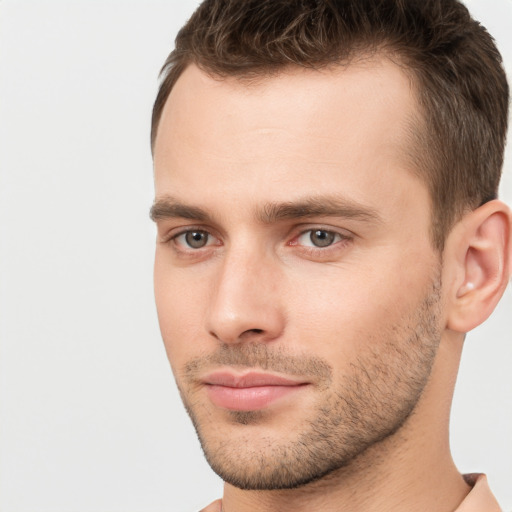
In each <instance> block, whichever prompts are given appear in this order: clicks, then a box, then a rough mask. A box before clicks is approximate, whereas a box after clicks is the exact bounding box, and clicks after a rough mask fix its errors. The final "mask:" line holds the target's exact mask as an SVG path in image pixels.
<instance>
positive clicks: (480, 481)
mask: <svg viewBox="0 0 512 512" xmlns="http://www.w3.org/2000/svg"><path fill="white" fill-rule="evenodd" d="M464 479H465V480H466V482H467V483H468V484H469V485H471V486H473V489H471V491H470V493H469V494H468V495H467V496H466V499H465V500H464V501H463V502H462V503H461V504H460V507H459V508H458V509H457V510H456V511H455V512H502V510H501V508H500V506H499V505H498V502H497V501H496V498H495V497H494V496H493V495H492V493H491V490H490V489H489V484H488V483H487V477H486V476H485V475H479V474H476V473H474V474H471V475H464Z"/></svg>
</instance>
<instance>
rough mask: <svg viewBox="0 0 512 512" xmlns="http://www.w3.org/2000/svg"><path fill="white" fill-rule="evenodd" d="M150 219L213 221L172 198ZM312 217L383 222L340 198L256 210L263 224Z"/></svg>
mask: <svg viewBox="0 0 512 512" xmlns="http://www.w3.org/2000/svg"><path fill="white" fill-rule="evenodd" d="M149 215H150V218H151V219H152V220H153V221H155V222H156V221H159V220H166V219H173V218H181V219H190V220H195V221H198V222H208V221H211V220H212V218H211V216H210V215H209V214H208V212H207V211H206V210H204V209H202V208H200V207H197V206H190V205H186V204H183V203H181V202H179V201H178V200H177V199H175V198H173V197H171V196H165V197H162V198H159V199H156V200H155V202H154V203H153V206H152V207H151V210H150V214H149ZM310 217H340V218H349V219H356V220H361V221H365V222H373V223H380V222H381V221H382V218H381V216H380V215H379V214H378V213H377V211H376V210H375V209H374V208H371V207H369V206H366V205H362V204H360V203H358V202H356V201H354V200H352V199H347V198H344V197H338V196H313V197H307V198H304V199H299V200H297V201H289V202H288V201H287V202H281V203H267V204H265V205H264V206H263V207H261V208H258V209H257V210H256V218H257V219H258V220H259V221H260V222H262V223H263V224H272V223H275V222H279V221H283V220H293V219H305V218H310Z"/></svg>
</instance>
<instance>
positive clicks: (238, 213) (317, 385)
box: [153, 60, 441, 489]
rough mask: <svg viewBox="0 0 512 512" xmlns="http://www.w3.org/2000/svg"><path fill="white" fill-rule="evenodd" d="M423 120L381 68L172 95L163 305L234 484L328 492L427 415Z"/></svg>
mask: <svg viewBox="0 0 512 512" xmlns="http://www.w3.org/2000/svg"><path fill="white" fill-rule="evenodd" d="M415 112H416V105H415V100H414V98H413V94H412V92H411V88H410V83H409V81H408V79H407V78H406V76H405V75H404V74H403V73H402V72H401V71H400V70H399V68H398V67H397V66H395V65H393V64H391V63H390V62H388V61H385V60H382V61H375V62H371V63H369V62H367V63H366V64H357V63H356V64H351V65H350V66H349V67H347V68H339V69H333V70H325V71H321V72H319V71H305V70H290V71H287V72H284V73H282V74H280V75H279V76H275V77H271V78H266V79H262V80H261V81H260V82H257V83H254V82H253V83H247V82H243V81H237V80H235V79H232V78H228V79H224V80H214V79H212V78H210V77H208V76H207V75H205V74H204V73H202V72H201V71H199V70H198V69H197V68H196V67H194V66H191V67H190V68H188V69H187V70H186V71H185V73H184V74H183V75H182V76H181V77H180V79H179V80H178V82H177V84H176V86H175V88H174V89H173V91H172V93H171V96H170V98H169V100H168V102H167V104H166V107H165V109H164V113H163V117H162V120H161V124H160V127H159V132H158V137H157V140H156V146H155V182H156V205H155V208H154V210H153V213H154V217H155V218H156V220H157V225H158V241H157V250H156V260H155V293H156V302H157V309H158V316H159V321H160V327H161V331H162V335H163V339H164V342H165V346H166V350H167V354H168V357H169V360H170V362H171V365H172V369H173V371H174V374H175V377H176V381H177V384H178V386H179V389H180V392H181V394H182V397H183V401H184V403H185V406H186V407H187V410H188V412H189V414H190V416H191V418H192V420H193V422H194V425H195V427H196V429H197V431H198V435H199V437H200V440H201V443H202V446H203V449H204V451H205V454H206V457H207V459H208V461H209V462H210V464H211V465H212V467H213V468H214V470H215V471H217V473H218V474H219V475H220V476H221V477H222V478H223V479H224V480H225V481H227V482H230V483H232V484H233V485H236V486H238V487H242V488H251V489H275V488H290V487H295V486H298V485H301V484H305V483H307V482H309V481H312V480H315V479H318V478H320V477H322V476H324V475H326V474H328V473H330V472H332V471H333V470H336V469H338V468H341V467H343V466H346V465H347V464H349V463H350V462H351V461H352V460H354V459H355V458H356V457H357V456H359V455H361V454H362V453H365V452H366V451H367V449H368V448H369V447H370V446H375V445H376V444H377V443H379V442H380V441H381V440H383V439H386V438H390V436H392V434H393V433H394V432H396V431H397V430H398V429H399V428H400V427H401V426H402V425H403V424H404V422H406V421H407V419H408V418H410V413H411V411H412V410H413V409H415V407H416V406H417V403H418V400H419V398H420V395H421V393H422V391H423V390H424V388H425V385H426V383H427V380H428V377H429V375H430V372H431V368H432V365H433V361H434V358H435V354H436V350H437V346H438V343H439V340H440V331H441V319H440V313H441V310H440V308H441V307H440V297H439V295H440V269H439V255H438V254H437V253H436V252H435V251H434V250H433V248H432V246H431V243H430V239H429V228H430V218H431V216H430V206H429V205H430V203H429V197H428V192H427V189H426V187H425V186H424V184H423V183H422V182H421V181H420V180H419V179H418V178H417V177H416V176H415V175H414V172H413V171H412V164H411V163H410V161H409V158H408V157H407V155H408V151H409V154H410V150H411V147H410V142H409V136H410V130H411V125H412V119H413V117H414V114H415ZM420 403H421V402H420ZM416 408H417V407H416Z"/></svg>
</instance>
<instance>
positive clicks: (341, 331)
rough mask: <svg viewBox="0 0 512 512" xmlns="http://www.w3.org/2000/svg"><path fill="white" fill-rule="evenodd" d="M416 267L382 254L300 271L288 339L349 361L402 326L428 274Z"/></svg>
mask: <svg viewBox="0 0 512 512" xmlns="http://www.w3.org/2000/svg"><path fill="white" fill-rule="evenodd" d="M374 261H375V262H378V261H379V259H378V258H377V259H375V260H374ZM421 267H422V268H421V269H420V268H419V266H418V265H413V264H411V265H410V267H409V268H404V264H403V261H402V260H401V258H387V259H385V258H381V260H380V265H379V264H378V263H374V264H369V265H361V266H360V268H359V269H356V268H355V267H350V268H348V267H347V268H345V269H340V268H339V267H337V268H336V267H330V268H324V269H322V272H321V273H318V274H317V275H315V274H314V273H313V272H312V273H310V274H309V275H308V277H307V279H304V275H303V276H302V281H301V282H302V286H301V287H299V288H297V289H296V292H295V293H294V294H293V299H292V300H293V303H292V304H291V307H290V308H289V315H290V317H291V321H290V324H289V325H290V326H293V328H294V330H295V332H294V333H293V335H292V336H291V337H292V338H295V337H298V338H299V339H301V340H302V343H303V345H304V346H303V348H304V350H307V349H309V350H314V351H315V352H316V353H318V355H321V353H323V357H326V358H330V360H332V361H333V362H334V360H342V361H346V360H347V359H351V360H352V359H353V358H354V357H355V356H356V355H357V353H359V352H360V351H361V349H363V348H364V347H368V346H369V345H373V344H376V343H380V341H381V340H386V339H390V338H392V337H393V336H397V335H398V334H393V332H397V331H400V330H401V329H402V327H403V328H404V329H406V328H407V324H408V322H410V319H411V317H412V316H414V314H415V311H416V309H417V308H418V305H419V304H420V303H421V301H422V299H423V298H424V295H425V293H426V290H427V288H428V286H429V283H430V280H429V275H430V273H429V272H427V271H426V267H425V265H422V266H421ZM418 276H421V277H418Z"/></svg>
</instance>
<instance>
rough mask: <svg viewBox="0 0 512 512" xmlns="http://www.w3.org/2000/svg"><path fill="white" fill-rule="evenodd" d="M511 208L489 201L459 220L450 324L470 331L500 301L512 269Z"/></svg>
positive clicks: (498, 202)
mask: <svg viewBox="0 0 512 512" xmlns="http://www.w3.org/2000/svg"><path fill="white" fill-rule="evenodd" d="M511 226H512V216H511V212H510V209H509V208H508V207H507V206H506V205H505V204H504V203H502V202H501V201H498V200H494V201H489V202H488V203H486V204H484V205H483V206H481V207H480V208H477V209H476V210H474V211H472V212H470V213H468V214H467V215H465V216H464V218H463V219H462V220H461V221H460V223H459V225H458V226H457V229H456V230H455V233H454V240H453V241H452V242H453V244H454V245H455V247H452V248H451V251H452V252H451V255H452V257H453V258H454V259H455V265H456V266H457V272H456V275H457V277H456V278H455V280H454V282H453V288H452V291H451V293H452V297H450V307H449V312H448V324H447V327H448V328H449V329H452V330H454V331H458V332H464V333H465V332H468V331H470V330H471V329H473V328H475V327H476V326H477V325H480V324H481V323H482V322H484V321H485V320H486V319H487V318H488V317H489V315H490V314H491V313H492V311H493V310H494V308H495V307H496V305H497V304H498V302H499V300H500V298H501V296H502V295H503V292H504V291H505V288H506V286H507V283H508V280H509V278H510V268H511V260H512V254H511V229H512V228H511Z"/></svg>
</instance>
